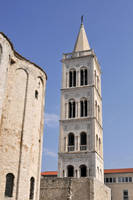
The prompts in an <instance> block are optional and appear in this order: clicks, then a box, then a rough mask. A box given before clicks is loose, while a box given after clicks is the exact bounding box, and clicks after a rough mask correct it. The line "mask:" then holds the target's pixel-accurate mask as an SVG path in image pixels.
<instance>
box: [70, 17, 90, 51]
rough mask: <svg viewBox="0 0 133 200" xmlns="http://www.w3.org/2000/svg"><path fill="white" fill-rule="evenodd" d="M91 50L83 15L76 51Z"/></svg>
mask: <svg viewBox="0 0 133 200" xmlns="http://www.w3.org/2000/svg"><path fill="white" fill-rule="evenodd" d="M86 50H90V45H89V42H88V39H87V35H86V32H85V28H84V24H83V16H82V17H81V26H80V30H79V34H78V37H77V40H76V43H75V46H74V52H77V51H86Z"/></svg>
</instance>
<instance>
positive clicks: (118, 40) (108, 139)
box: [0, 0, 133, 171]
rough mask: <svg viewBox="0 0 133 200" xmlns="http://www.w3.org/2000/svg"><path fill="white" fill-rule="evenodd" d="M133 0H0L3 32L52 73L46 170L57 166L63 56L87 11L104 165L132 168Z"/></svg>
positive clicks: (30, 57) (72, 41)
mask: <svg viewBox="0 0 133 200" xmlns="http://www.w3.org/2000/svg"><path fill="white" fill-rule="evenodd" d="M132 10H133V1H132V0H100V1H99V0H93V1H92V0H67V1H66V0H28V1H27V0H22V1H20V0H12V1H10V0H1V1H0V31H2V32H4V33H5V34H6V35H7V36H8V37H9V38H10V39H11V41H12V42H13V44H14V47H15V49H16V51H18V52H19V53H20V54H21V55H23V56H24V57H26V58H28V59H29V60H31V61H33V62H35V63H36V64H38V65H39V66H41V67H42V68H44V70H45V71H46V73H47V75H48V81H47V88H46V107H45V128H44V145H43V159H42V170H43V171H44V170H57V152H58V135H59V123H58V120H59V113H60V88H61V68H62V66H61V62H60V60H61V57H62V53H64V52H65V53H68V52H72V50H73V48H74V43H75V41H76V37H77V34H78V30H79V26H80V17H81V15H84V16H85V17H84V25H85V29H86V32H87V35H88V40H89V43H90V46H91V48H93V49H94V50H95V53H96V55H97V57H98V60H99V62H100V65H101V69H102V97H103V128H104V161H105V168H124V167H133V148H132V146H133V144H132V143H133V142H132V141H133V11H132Z"/></svg>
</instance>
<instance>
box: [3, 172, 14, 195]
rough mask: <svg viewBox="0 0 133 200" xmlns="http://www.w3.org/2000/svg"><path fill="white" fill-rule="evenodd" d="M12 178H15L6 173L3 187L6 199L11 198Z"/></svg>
mask: <svg viewBox="0 0 133 200" xmlns="http://www.w3.org/2000/svg"><path fill="white" fill-rule="evenodd" d="M14 178H15V177H14V175H13V174H12V173H8V174H7V175H6V187H5V196H6V197H12V196H13V186H14Z"/></svg>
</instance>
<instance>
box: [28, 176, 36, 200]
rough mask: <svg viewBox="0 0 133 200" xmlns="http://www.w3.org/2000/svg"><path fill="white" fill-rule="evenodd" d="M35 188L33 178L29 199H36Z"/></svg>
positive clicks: (32, 178)
mask: <svg viewBox="0 0 133 200" xmlns="http://www.w3.org/2000/svg"><path fill="white" fill-rule="evenodd" d="M34 187H35V179H34V177H31V179H30V197H29V199H33V198H34Z"/></svg>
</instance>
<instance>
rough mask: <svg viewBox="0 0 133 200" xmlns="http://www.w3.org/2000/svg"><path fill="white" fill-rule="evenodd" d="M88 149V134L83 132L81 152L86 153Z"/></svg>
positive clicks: (81, 135)
mask: <svg viewBox="0 0 133 200" xmlns="http://www.w3.org/2000/svg"><path fill="white" fill-rule="evenodd" d="M86 149H87V135H86V133H84V132H82V133H81V134H80V150H81V151H84V150H86Z"/></svg>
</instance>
